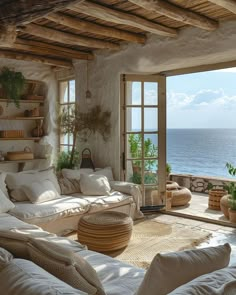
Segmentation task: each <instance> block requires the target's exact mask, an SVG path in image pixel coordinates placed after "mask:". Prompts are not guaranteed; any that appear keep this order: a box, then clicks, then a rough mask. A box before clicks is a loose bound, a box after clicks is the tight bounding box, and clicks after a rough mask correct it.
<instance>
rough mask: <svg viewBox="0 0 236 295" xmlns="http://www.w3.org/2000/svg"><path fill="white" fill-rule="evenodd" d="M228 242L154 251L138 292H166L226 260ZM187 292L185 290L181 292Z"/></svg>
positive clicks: (160, 293) (153, 293) (226, 263)
mask: <svg viewBox="0 0 236 295" xmlns="http://www.w3.org/2000/svg"><path fill="white" fill-rule="evenodd" d="M230 252H231V248H230V245H229V244H225V245H223V246H217V247H209V248H204V249H194V250H186V251H181V252H174V253H167V254H157V255H156V256H155V257H154V258H153V260H152V263H151V265H150V267H149V269H148V270H147V272H146V275H145V278H144V280H143V282H142V283H141V285H140V287H139V290H138V292H137V295H143V294H148V295H156V294H158V295H166V294H168V293H169V292H171V291H173V290H174V289H176V288H177V287H179V286H181V285H183V284H185V283H187V282H189V281H191V280H193V279H195V278H196V277H198V276H201V275H203V274H206V273H210V272H212V271H215V270H218V269H221V268H224V267H226V266H227V265H228V264H229V260H230ZM183 294H188V293H183Z"/></svg>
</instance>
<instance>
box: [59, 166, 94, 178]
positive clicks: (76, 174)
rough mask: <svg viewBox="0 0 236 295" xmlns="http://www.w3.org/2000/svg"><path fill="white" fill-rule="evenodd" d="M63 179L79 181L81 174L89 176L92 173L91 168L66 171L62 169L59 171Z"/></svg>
mask: <svg viewBox="0 0 236 295" xmlns="http://www.w3.org/2000/svg"><path fill="white" fill-rule="evenodd" d="M61 173H62V175H63V177H65V178H69V179H80V175H81V174H90V173H93V169H91V168H81V169H67V168H64V169H62V170H61Z"/></svg>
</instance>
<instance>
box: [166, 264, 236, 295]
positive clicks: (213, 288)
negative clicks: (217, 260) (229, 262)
mask: <svg viewBox="0 0 236 295" xmlns="http://www.w3.org/2000/svg"><path fill="white" fill-rule="evenodd" d="M183 294H188V295H196V294H201V295H208V294H211V295H226V294H228V295H234V294H236V265H234V266H230V267H227V268H224V269H220V270H216V271H214V272H211V273H208V274H205V275H202V276H200V277H198V278H196V279H194V280H192V281H190V282H188V283H187V284H185V285H183V286H180V287H179V288H177V289H175V290H174V291H172V292H171V293H169V295H183Z"/></svg>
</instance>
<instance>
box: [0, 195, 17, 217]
mask: <svg viewBox="0 0 236 295" xmlns="http://www.w3.org/2000/svg"><path fill="white" fill-rule="evenodd" d="M14 207H15V205H14V204H13V203H12V202H11V201H10V200H9V199H8V198H7V197H6V195H5V194H4V193H3V191H2V190H1V189H0V213H6V212H8V211H9V210H11V209H13V208H14Z"/></svg>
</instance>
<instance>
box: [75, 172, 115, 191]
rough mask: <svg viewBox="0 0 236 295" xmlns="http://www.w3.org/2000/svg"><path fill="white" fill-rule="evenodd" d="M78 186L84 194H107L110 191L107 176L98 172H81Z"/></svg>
mask: <svg viewBox="0 0 236 295" xmlns="http://www.w3.org/2000/svg"><path fill="white" fill-rule="evenodd" d="M80 188H81V191H82V193H83V194H84V195H86V196H108V195H110V191H111V187H110V184H109V182H108V179H107V177H106V176H103V175H99V174H98V175H96V174H81V176H80Z"/></svg>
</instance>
